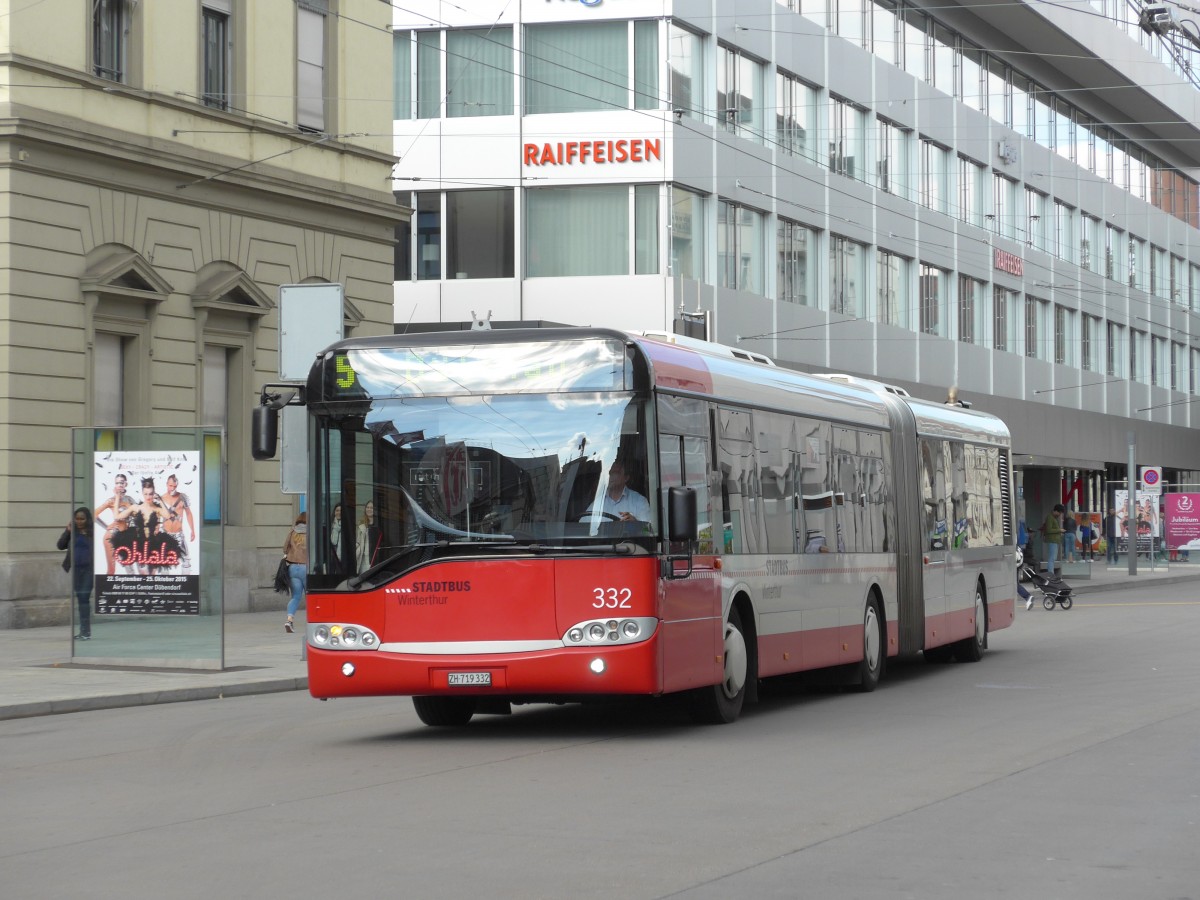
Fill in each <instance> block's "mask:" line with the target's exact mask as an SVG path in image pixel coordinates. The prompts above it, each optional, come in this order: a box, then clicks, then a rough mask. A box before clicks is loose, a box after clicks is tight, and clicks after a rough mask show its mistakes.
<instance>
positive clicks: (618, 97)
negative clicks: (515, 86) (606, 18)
mask: <svg viewBox="0 0 1200 900" xmlns="http://www.w3.org/2000/svg"><path fill="white" fill-rule="evenodd" d="M657 29H658V23H657V22H655V21H642V22H582V23H581V22H564V23H553V24H545V25H528V26H526V28H525V48H524V59H525V79H524V81H525V112H526V113H528V114H530V115H535V114H538V113H562V112H591V111H597V110H607V109H631V108H632V109H646V108H651V107H657V106H658V74H657V73H658V30H657Z"/></svg>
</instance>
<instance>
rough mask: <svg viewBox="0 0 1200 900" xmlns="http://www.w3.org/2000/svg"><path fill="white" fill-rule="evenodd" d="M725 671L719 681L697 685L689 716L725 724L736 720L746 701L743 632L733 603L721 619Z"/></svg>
mask: <svg viewBox="0 0 1200 900" xmlns="http://www.w3.org/2000/svg"><path fill="white" fill-rule="evenodd" d="M723 656H724V660H725V671H724V675H723V677H722V678H721V682H720V684H714V685H713V686H712V687H706V688H700V689H698V690H697V691H696V692H695V693H694V694H693V695H692V717H693V718H695V719H696V721H697V722H704V723H706V724H710V725H725V724H728V723H730V722H734V721H736V720H737V717H738V716H739V715H741V712H742V704H743V703H744V702H745V700H746V679H747V675H748V670H749V668H750V661H749V657H750V655H749V652H748V651H747V649H746V634H745V632H744V631H742V617H741V615H740V614H739V613H738V611H737V607H736V606H731V607H729V619H728V620H727V621H726V622H725V646H724V654H723Z"/></svg>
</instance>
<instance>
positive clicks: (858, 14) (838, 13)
mask: <svg viewBox="0 0 1200 900" xmlns="http://www.w3.org/2000/svg"><path fill="white" fill-rule="evenodd" d="M829 6H830V20H831V22H830V24H831V25H832V27H833V30H834V32H836V33H837V35H838V36H839V37H841V38H842V39H844V40H847V41H850V42H851V43H852V44H857V45H858V46H860V47H866V46H868V44H869V41H868V40H867V37H868V35H869V34H870V30H869V29H868V26H867V18H866V17H867V10H868V9H869V8H870V6H871V3H870V0H832V2H831V3H830V4H829Z"/></svg>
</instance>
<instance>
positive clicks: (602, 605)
mask: <svg viewBox="0 0 1200 900" xmlns="http://www.w3.org/2000/svg"><path fill="white" fill-rule="evenodd" d="M592 593H593V594H594V595H595V597H596V599H595V600H593V601H592V606H593V607H595V608H596V609H632V607H631V606H630V605H629V601H630V600H631V599H632V598H633V591H631V590H630V589H629V588H613V587H610V588H602V587H598V588H592Z"/></svg>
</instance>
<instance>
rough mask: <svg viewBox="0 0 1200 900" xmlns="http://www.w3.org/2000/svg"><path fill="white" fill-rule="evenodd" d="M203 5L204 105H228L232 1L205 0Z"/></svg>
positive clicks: (202, 61) (202, 58)
mask: <svg viewBox="0 0 1200 900" xmlns="http://www.w3.org/2000/svg"><path fill="white" fill-rule="evenodd" d="M203 2H204V5H203V7H202V8H201V11H200V15H201V20H200V28H201V41H202V42H203V43H202V50H201V66H202V77H203V82H204V83H203V85H202V97H203V100H204V105H205V106H211V107H213V108H215V109H228V108H229V80H230V72H229V63H230V52H229V49H230V43H229V42H230V39H231V35H230V30H229V23H230V17H231V14H232V12H233V0H203Z"/></svg>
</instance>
